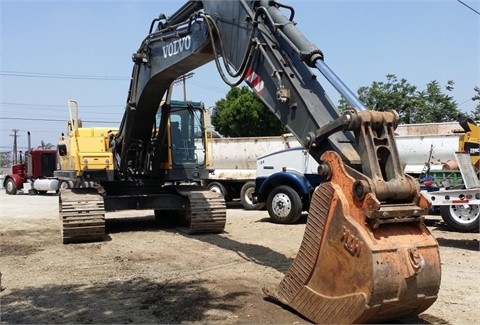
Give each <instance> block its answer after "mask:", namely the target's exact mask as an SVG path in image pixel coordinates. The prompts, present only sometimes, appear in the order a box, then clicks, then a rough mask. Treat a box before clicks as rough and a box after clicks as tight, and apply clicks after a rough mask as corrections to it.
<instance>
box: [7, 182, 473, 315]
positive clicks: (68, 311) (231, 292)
mask: <svg viewBox="0 0 480 325" xmlns="http://www.w3.org/2000/svg"><path fill="white" fill-rule="evenodd" d="M57 200H58V197H57V196H55V195H49V196H27V195H16V196H7V195H6V194H5V193H4V190H1V194H0V205H1V208H0V209H1V210H0V215H1V217H0V245H1V246H0V271H1V273H2V277H1V286H2V290H3V291H2V292H1V293H0V323H2V324H11V323H182V324H308V323H309V322H308V321H307V320H305V319H303V318H302V317H301V316H299V315H297V314H295V313H294V312H292V311H291V310H289V309H285V308H283V307H282V306H280V305H277V304H275V303H273V302H271V301H270V300H268V299H266V298H265V296H264V294H263V293H262V287H263V286H264V285H275V284H278V283H279V282H280V280H281V279H282V278H283V273H284V272H285V271H286V269H287V268H288V266H289V265H290V264H291V262H292V260H293V258H294V257H295V254H296V253H297V250H298V248H299V246H300V242H301V240H302V236H303V232H304V229H305V220H303V222H300V223H298V224H295V225H289V226H286V225H275V224H271V223H270V222H268V219H267V215H268V213H267V212H266V211H245V210H243V209H241V205H240V204H235V203H234V204H229V205H228V207H229V209H228V213H227V225H226V229H225V230H226V231H225V233H223V234H220V235H196V236H193V237H189V236H186V235H184V234H182V233H181V232H178V231H176V230H174V229H162V228H161V227H160V226H159V225H158V224H157V223H156V222H155V219H154V217H153V216H152V213H150V212H149V211H133V212H132V211H127V212H121V213H115V214H111V213H109V214H107V224H106V229H107V234H108V239H107V240H106V241H105V242H101V243H89V244H75V245H63V244H61V240H60V224H59V220H58V204H57ZM428 225H429V228H430V229H431V231H432V233H433V234H434V236H435V237H436V238H437V240H438V242H439V244H440V253H441V258H442V284H441V288H440V292H439V297H438V300H437V301H436V302H435V303H434V305H433V306H432V307H430V309H428V310H427V311H426V312H424V313H423V314H421V315H420V316H419V317H415V318H410V319H403V320H398V321H395V322H394V323H397V324H411V323H415V324H474V323H477V322H478V319H479V318H480V294H479V293H480V281H479V280H480V278H479V266H480V253H479V239H480V237H479V234H478V233H477V234H471V233H470V234H462V233H456V232H451V231H449V230H448V229H447V228H445V226H444V225H443V223H442V222H441V219H440V218H438V217H436V216H433V217H428Z"/></svg>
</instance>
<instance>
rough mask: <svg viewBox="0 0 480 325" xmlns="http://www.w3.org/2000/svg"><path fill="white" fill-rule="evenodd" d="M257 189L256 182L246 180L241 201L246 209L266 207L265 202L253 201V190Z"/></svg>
mask: <svg viewBox="0 0 480 325" xmlns="http://www.w3.org/2000/svg"><path fill="white" fill-rule="evenodd" d="M254 191H255V182H246V183H245V184H244V185H243V186H242V189H241V190H240V201H241V202H242V205H243V208H244V209H245V210H261V209H263V208H264V207H265V203H264V202H260V203H253V192H254Z"/></svg>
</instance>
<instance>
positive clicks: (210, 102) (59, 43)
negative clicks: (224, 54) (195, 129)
mask: <svg viewBox="0 0 480 325" xmlns="http://www.w3.org/2000/svg"><path fill="white" fill-rule="evenodd" d="M283 2H284V3H286V4H289V5H291V6H293V8H294V9H295V17H294V20H295V22H296V23H297V27H298V28H299V30H300V31H301V32H302V33H303V34H304V35H305V36H306V37H307V39H309V40H310V41H311V42H312V43H313V44H315V45H316V46H317V47H318V48H320V49H321V50H322V52H323V53H324V55H325V62H326V63H327V64H328V65H329V67H330V68H331V69H332V70H333V71H334V72H335V73H336V74H337V75H338V76H339V77H340V79H341V80H343V82H344V83H345V84H346V85H347V86H348V87H349V88H350V89H351V90H352V91H354V92H356V91H357V89H358V88H359V87H362V86H370V85H371V83H372V82H373V81H386V77H385V76H386V75H387V74H395V75H396V76H397V77H398V78H399V79H400V78H404V79H406V80H407V81H408V82H409V83H410V84H413V85H415V86H417V87H418V89H425V88H426V84H427V83H429V82H430V81H433V80H437V81H438V82H439V83H440V85H442V86H444V85H446V83H447V81H448V80H453V81H454V83H455V89H454V91H453V92H451V93H449V94H451V95H453V97H454V100H455V101H456V102H457V104H458V105H459V109H460V110H462V111H464V112H470V111H471V110H472V109H473V108H474V107H475V103H474V102H473V101H471V97H473V96H474V94H475V93H474V90H473V88H474V87H475V86H480V15H479V14H478V13H476V12H475V11H477V12H480V0H463V1H458V0H402V1H401V0H383V1H380V0H355V1H354V0H315V1H314V0H301V1H293V0H290V1H288V0H285V1H283ZM184 3H185V1H173V0H170V1H161V0H156V1H151V0H138V1H136V0H97V1H92V0H90V1H89V0H86V1H80V0H75V1H69V0H49V1H45V0H39V1H34V0H0V14H1V16H0V36H1V37H0V48H1V52H0V151H9V150H12V147H13V141H14V137H13V134H14V131H13V130H18V131H17V134H18V138H17V144H18V149H19V150H25V149H26V147H27V131H30V132H31V138H32V146H33V147H36V146H38V145H40V143H41V141H44V142H45V143H52V144H56V143H57V141H58V138H59V136H60V135H61V133H62V132H65V130H66V121H67V119H68V118H69V114H68V108H67V101H68V100H69V99H73V100H76V101H77V102H78V103H79V115H80V118H81V119H82V120H83V122H84V126H108V127H118V125H119V123H120V121H121V119H122V116H123V111H124V107H125V102H126V99H127V92H128V88H129V79H130V75H131V71H132V67H133V63H132V61H131V55H132V54H133V53H134V52H136V51H137V49H138V47H139V46H140V43H141V42H142V40H143V39H144V38H145V36H146V35H147V33H148V30H149V27H150V23H151V21H152V19H154V18H156V17H158V15H159V14H160V13H165V14H166V15H167V16H168V15H170V14H172V13H174V12H175V11H176V10H177V9H179V8H180V7H181V6H182V5H183V4H184ZM465 5H468V6H470V7H471V9H469V8H468V7H467V6H465ZM472 9H473V10H472ZM193 73H194V74H193V76H192V77H191V78H189V79H187V80H186V93H187V99H188V100H193V101H203V102H204V103H205V106H206V107H211V106H214V105H215V102H216V101H218V100H219V99H222V98H224V97H225V95H226V93H227V92H228V91H229V87H228V86H227V85H226V84H225V83H224V82H223V81H222V80H221V78H220V76H219V74H218V72H217V71H216V67H215V64H214V63H213V62H211V63H208V64H207V65H205V66H203V67H201V68H199V69H196V70H194V71H193ZM316 73H317V74H318V75H320V73H319V72H318V71H317V72H316ZM322 85H323V86H324V87H325V88H326V90H327V93H328V94H329V96H330V97H331V99H332V100H333V102H334V103H338V99H339V95H338V93H336V91H335V90H333V89H332V88H329V86H328V85H325V84H322ZM173 97H174V98H175V99H183V87H182V84H179V85H177V86H175V87H174V93H173Z"/></svg>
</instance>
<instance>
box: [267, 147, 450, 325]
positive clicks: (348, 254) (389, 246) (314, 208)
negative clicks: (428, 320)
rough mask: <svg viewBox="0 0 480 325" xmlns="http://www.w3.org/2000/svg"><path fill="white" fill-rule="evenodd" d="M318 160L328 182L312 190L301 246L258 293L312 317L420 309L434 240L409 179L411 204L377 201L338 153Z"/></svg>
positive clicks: (430, 276)
mask: <svg viewBox="0 0 480 325" xmlns="http://www.w3.org/2000/svg"><path fill="white" fill-rule="evenodd" d="M321 158H322V161H324V162H325V164H324V165H323V166H322V167H320V169H319V172H321V173H324V174H326V173H325V170H327V171H328V172H327V174H328V176H329V181H328V182H325V183H323V184H322V185H320V186H319V187H317V189H316V190H315V192H314V195H313V198H312V201H311V204H310V210H309V215H308V219H307V224H306V229H305V234H304V238H303V241H302V243H301V246H300V250H299V252H298V254H297V256H296V258H295V260H294V261H293V263H292V265H291V266H290V268H289V269H288V271H287V273H286V274H285V277H284V279H283V280H282V282H281V283H280V285H278V287H276V288H268V287H266V288H264V293H265V294H266V295H268V296H270V297H271V298H273V299H275V300H277V301H278V302H280V303H282V304H284V305H288V306H290V307H291V308H293V309H295V310H296V311H298V312H299V313H300V314H302V315H303V316H305V317H306V318H308V319H309V320H311V321H313V322H315V323H329V324H332V323H335V324H340V323H341V324H346V323H373V322H380V321H385V320H390V319H397V318H403V317H407V316H412V315H417V314H419V313H421V312H423V311H424V310H426V309H427V308H428V307H430V306H431V305H432V304H433V303H434V301H435V300H436V298H437V294H438V291H439V286H440V278H441V276H440V274H441V270H440V256H439V248H438V243H437V241H436V240H435V238H433V236H432V235H431V234H430V232H429V230H428V229H427V227H426V226H425V225H424V223H423V217H421V215H424V214H426V212H427V210H428V208H429V206H430V203H429V202H428V200H427V199H426V198H425V197H424V196H423V195H422V194H421V193H420V191H416V190H415V183H411V186H412V193H413V196H414V197H413V200H412V202H404V203H401V204H399V203H397V204H392V205H389V204H386V203H385V202H380V201H379V200H378V199H377V197H376V196H375V193H374V191H373V190H371V189H369V185H368V183H367V182H364V181H363V180H359V179H358V177H353V176H355V175H356V173H355V172H354V171H352V170H350V167H348V166H345V165H344V164H343V162H342V161H341V159H340V157H339V156H338V154H336V153H335V152H333V151H327V152H326V153H324V154H323V155H322V157H321ZM322 169H323V171H322ZM352 175H353V176H352ZM407 177H408V176H407ZM407 181H408V180H407ZM407 183H408V182H407Z"/></svg>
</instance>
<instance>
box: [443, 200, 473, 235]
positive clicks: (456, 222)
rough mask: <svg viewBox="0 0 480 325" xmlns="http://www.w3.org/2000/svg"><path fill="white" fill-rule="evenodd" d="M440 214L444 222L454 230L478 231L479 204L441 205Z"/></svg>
mask: <svg viewBox="0 0 480 325" xmlns="http://www.w3.org/2000/svg"><path fill="white" fill-rule="evenodd" d="M440 214H441V215H442V219H443V221H444V222H445V224H446V225H447V226H448V227H450V228H451V229H453V230H455V231H461V232H478V231H479V219H480V205H478V204H460V205H448V206H441V207H440Z"/></svg>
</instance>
